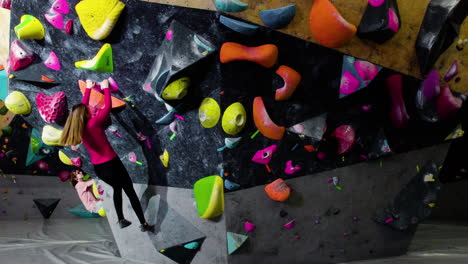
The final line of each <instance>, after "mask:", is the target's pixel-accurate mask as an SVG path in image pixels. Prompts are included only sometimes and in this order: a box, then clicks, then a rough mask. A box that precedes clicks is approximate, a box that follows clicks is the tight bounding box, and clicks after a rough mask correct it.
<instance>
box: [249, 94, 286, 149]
mask: <svg viewBox="0 0 468 264" xmlns="http://www.w3.org/2000/svg"><path fill="white" fill-rule="evenodd" d="M253 119H254V122H255V126H256V127H257V129H258V130H259V131H260V133H262V135H263V136H265V137H267V138H269V139H273V140H281V139H282V138H283V136H284V132H285V131H286V128H285V127H282V126H278V125H276V124H275V123H273V121H272V120H271V118H270V116H269V115H268V112H267V111H266V109H265V104H264V103H263V99H262V97H260V96H257V97H255V99H254V101H253Z"/></svg>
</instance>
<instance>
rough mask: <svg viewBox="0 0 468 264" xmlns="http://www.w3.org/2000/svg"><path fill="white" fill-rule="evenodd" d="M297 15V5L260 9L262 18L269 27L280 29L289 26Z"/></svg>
mask: <svg viewBox="0 0 468 264" xmlns="http://www.w3.org/2000/svg"><path fill="white" fill-rule="evenodd" d="M295 15H296V5H294V4H293V5H287V6H283V7H280V8H274V9H268V10H263V11H260V18H261V19H262V21H263V24H265V25H266V26H267V27H270V28H274V29H278V28H282V27H285V26H287V25H288V24H289V23H290V22H291V20H293V18H294V16H295Z"/></svg>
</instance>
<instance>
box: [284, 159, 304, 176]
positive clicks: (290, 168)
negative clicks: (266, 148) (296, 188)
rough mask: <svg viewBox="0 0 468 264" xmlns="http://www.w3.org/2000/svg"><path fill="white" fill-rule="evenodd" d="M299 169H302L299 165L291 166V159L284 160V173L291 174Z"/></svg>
mask: <svg viewBox="0 0 468 264" xmlns="http://www.w3.org/2000/svg"><path fill="white" fill-rule="evenodd" d="M300 170H302V168H301V166H299V165H296V166H293V164H292V160H288V161H286V168H285V169H284V173H286V174H288V175H292V174H294V173H296V172H298V171H300Z"/></svg>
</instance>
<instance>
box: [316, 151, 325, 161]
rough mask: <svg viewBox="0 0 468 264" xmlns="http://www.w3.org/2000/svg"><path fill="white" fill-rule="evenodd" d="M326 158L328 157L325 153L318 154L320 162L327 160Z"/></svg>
mask: <svg viewBox="0 0 468 264" xmlns="http://www.w3.org/2000/svg"><path fill="white" fill-rule="evenodd" d="M326 156H327V155H326V154H325V153H323V152H317V158H318V159H319V160H323V159H325V157H326Z"/></svg>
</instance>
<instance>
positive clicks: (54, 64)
mask: <svg viewBox="0 0 468 264" xmlns="http://www.w3.org/2000/svg"><path fill="white" fill-rule="evenodd" d="M44 65H45V66H46V67H47V68H49V69H52V70H54V71H60V68H61V67H60V60H59V58H58V57H57V54H55V52H53V51H52V52H51V53H50V54H49V57H47V59H46V60H45V61H44Z"/></svg>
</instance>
